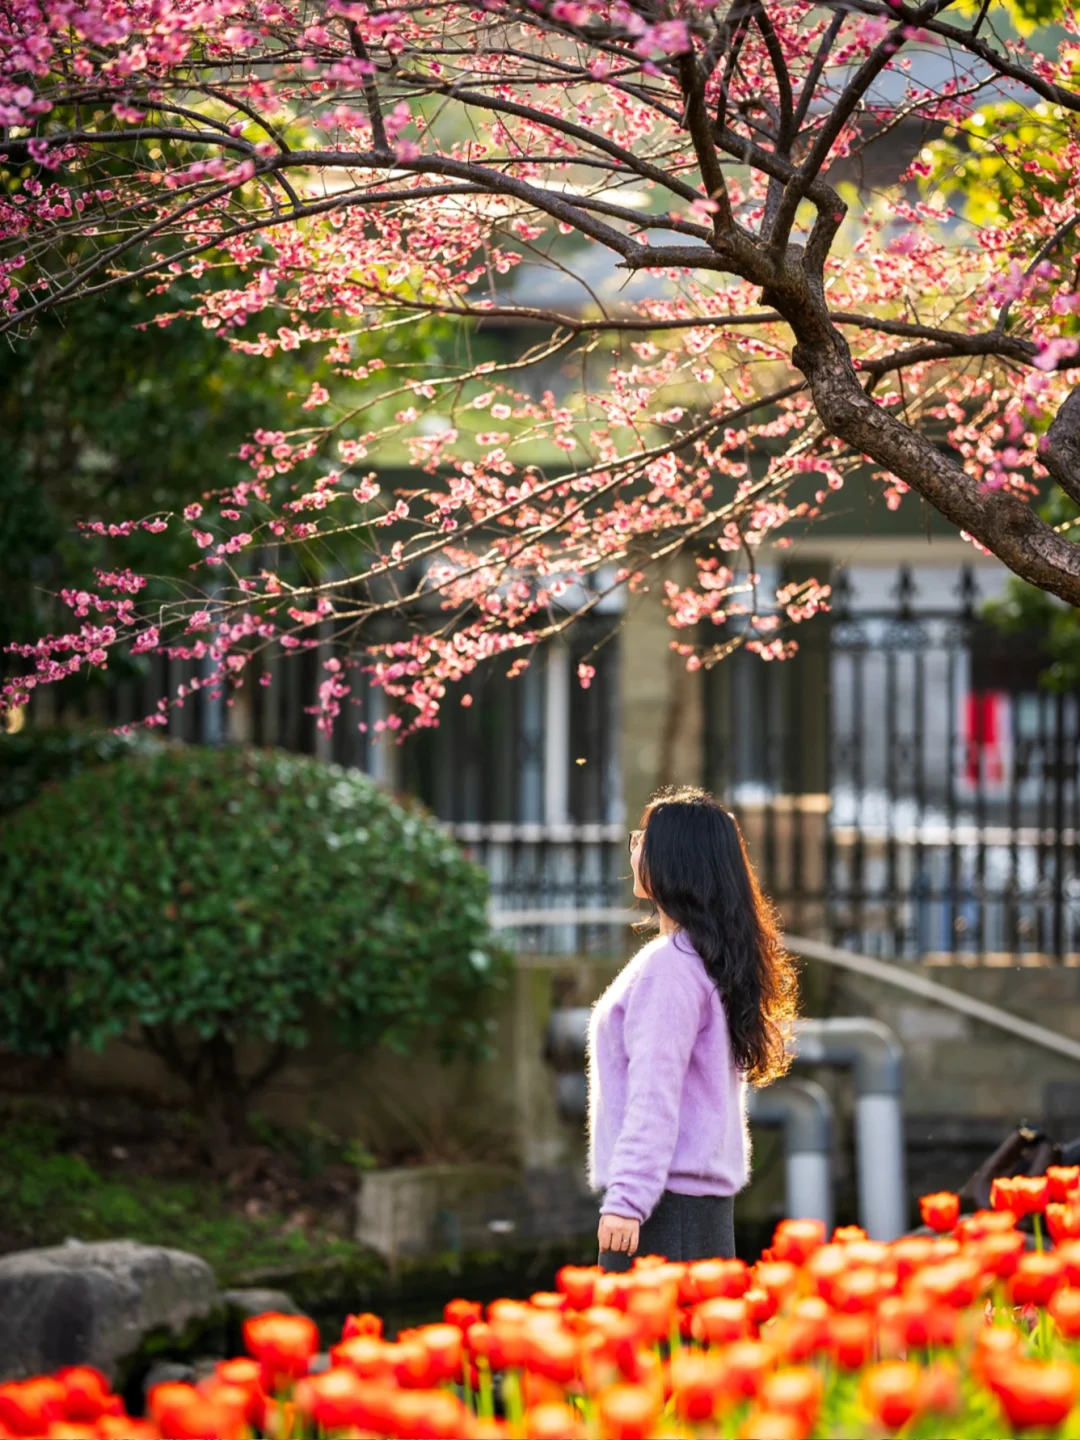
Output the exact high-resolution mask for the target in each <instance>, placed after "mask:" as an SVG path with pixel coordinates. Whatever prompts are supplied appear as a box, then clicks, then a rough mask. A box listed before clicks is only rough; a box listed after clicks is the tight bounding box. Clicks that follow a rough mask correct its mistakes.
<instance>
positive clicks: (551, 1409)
mask: <svg viewBox="0 0 1080 1440" xmlns="http://www.w3.org/2000/svg"><path fill="white" fill-rule="evenodd" d="M473 1433H474V1434H475V1431H474V1432H473ZM580 1434H581V1422H580V1420H579V1419H578V1415H577V1412H576V1411H575V1410H574V1408H573V1407H572V1406H570V1405H567V1404H565V1403H564V1402H562V1401H550V1402H547V1403H545V1404H543V1405H534V1406H533V1407H532V1408H531V1409H529V1410H527V1411H526V1413H525V1435H526V1437H527V1440H576V1437H577V1436H579V1435H580Z"/></svg>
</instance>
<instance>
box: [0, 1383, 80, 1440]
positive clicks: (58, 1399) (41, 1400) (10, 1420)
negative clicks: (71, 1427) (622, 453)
mask: <svg viewBox="0 0 1080 1440" xmlns="http://www.w3.org/2000/svg"><path fill="white" fill-rule="evenodd" d="M64 1411H65V1392H64V1387H63V1385H62V1384H61V1383H60V1381H59V1380H54V1379H53V1378H52V1377H51V1376H44V1375H39V1376H37V1377H35V1378H34V1379H33V1380H13V1381H9V1383H8V1384H6V1385H0V1425H4V1426H6V1427H7V1429H8V1430H10V1431H11V1432H12V1434H14V1435H43V1434H44V1433H45V1431H46V1430H47V1429H48V1428H49V1426H50V1425H51V1424H52V1423H53V1421H54V1420H63V1419H65V1413H64Z"/></svg>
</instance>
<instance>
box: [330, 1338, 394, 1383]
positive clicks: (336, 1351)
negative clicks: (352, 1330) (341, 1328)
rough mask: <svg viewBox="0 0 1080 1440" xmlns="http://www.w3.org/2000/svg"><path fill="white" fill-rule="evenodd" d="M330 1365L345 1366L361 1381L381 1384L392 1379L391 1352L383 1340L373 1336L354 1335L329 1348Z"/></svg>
mask: <svg viewBox="0 0 1080 1440" xmlns="http://www.w3.org/2000/svg"><path fill="white" fill-rule="evenodd" d="M330 1363H331V1365H347V1366H348V1367H349V1369H350V1370H353V1371H355V1373H356V1374H357V1375H359V1376H360V1378H361V1380H375V1381H378V1382H380V1383H382V1384H385V1383H387V1382H388V1381H390V1380H391V1379H392V1378H393V1374H394V1366H393V1360H392V1352H391V1351H390V1347H389V1345H388V1344H387V1343H386V1341H385V1340H377V1339H376V1338H375V1337H374V1336H373V1335H354V1336H353V1338H352V1339H351V1340H342V1341H341V1342H340V1343H339V1344H337V1345H332V1346H331V1347H330Z"/></svg>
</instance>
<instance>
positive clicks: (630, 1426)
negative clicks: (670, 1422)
mask: <svg viewBox="0 0 1080 1440" xmlns="http://www.w3.org/2000/svg"><path fill="white" fill-rule="evenodd" d="M597 1409H598V1412H599V1415H600V1424H601V1427H602V1431H601V1433H602V1434H603V1435H604V1437H605V1440H649V1437H650V1436H652V1435H653V1434H654V1432H655V1429H656V1422H657V1420H658V1418H659V1415H660V1396H659V1395H657V1394H656V1392H655V1391H654V1390H650V1389H647V1388H646V1387H645V1386H644V1385H613V1386H612V1387H611V1389H610V1390H605V1391H604V1392H603V1393H602V1394H601V1395H600V1396H599V1398H598V1400H597Z"/></svg>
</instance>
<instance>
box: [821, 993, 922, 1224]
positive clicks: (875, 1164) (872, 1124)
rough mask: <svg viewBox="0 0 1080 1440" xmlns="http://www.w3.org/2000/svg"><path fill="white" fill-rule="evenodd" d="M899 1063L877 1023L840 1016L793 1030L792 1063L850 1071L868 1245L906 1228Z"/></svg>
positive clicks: (891, 1038)
mask: <svg viewBox="0 0 1080 1440" xmlns="http://www.w3.org/2000/svg"><path fill="white" fill-rule="evenodd" d="M903 1058H904V1056H903V1050H902V1049H901V1047H900V1042H899V1041H898V1040H897V1038H896V1036H895V1035H894V1034H893V1032H892V1031H891V1030H890V1029H889V1027H888V1026H887V1025H883V1024H882V1023H881V1021H880V1020H866V1019H860V1018H856V1017H848V1016H841V1017H837V1018H835V1019H831V1020H800V1021H798V1023H797V1024H796V1027H795V1059H796V1061H798V1062H801V1063H803V1064H809V1065H840V1066H844V1067H845V1068H850V1069H851V1070H852V1071H853V1078H854V1084H855V1155H856V1161H857V1169H858V1191H859V1219H860V1221H861V1223H862V1226H863V1228H864V1229H865V1230H866V1233H867V1234H868V1235H869V1236H870V1238H871V1239H872V1240H895V1239H896V1238H897V1236H898V1235H902V1234H903V1233H904V1232H905V1230H906V1229H907V1228H908V1207H907V1177H906V1173H905V1169H906V1167H905V1163H904V1159H905V1157H904V1116H903V1104H902V1099H901V1096H902V1092H903V1081H904V1069H903Z"/></svg>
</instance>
